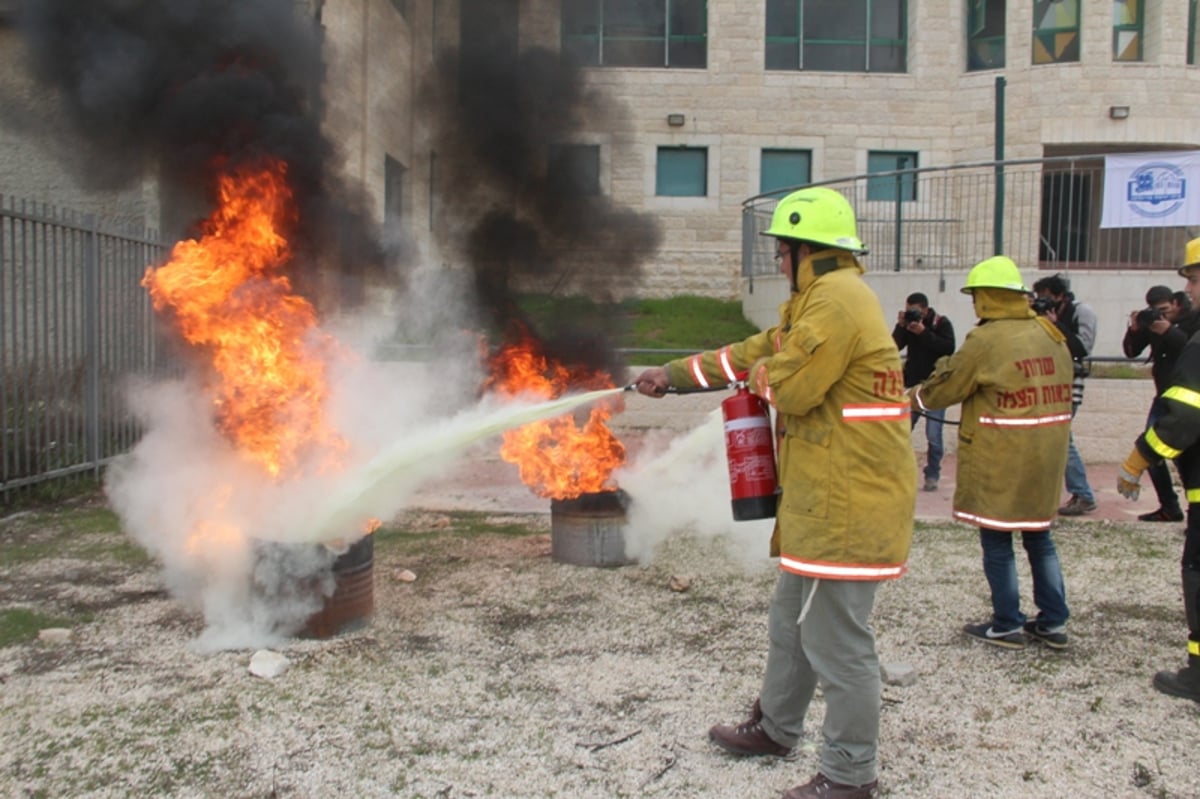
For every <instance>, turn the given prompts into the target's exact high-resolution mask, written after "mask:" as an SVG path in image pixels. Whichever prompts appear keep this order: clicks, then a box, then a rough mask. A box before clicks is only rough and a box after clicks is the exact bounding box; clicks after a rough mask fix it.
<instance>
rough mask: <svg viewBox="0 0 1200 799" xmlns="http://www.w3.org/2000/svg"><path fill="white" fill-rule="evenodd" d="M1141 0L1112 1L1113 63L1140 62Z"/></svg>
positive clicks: (1142, 8) (1143, 10) (1143, 9)
mask: <svg viewBox="0 0 1200 799" xmlns="http://www.w3.org/2000/svg"><path fill="white" fill-rule="evenodd" d="M1144 12H1145V5H1144V3H1143V2H1142V0H1113V61H1141V60H1142V25H1143V14H1144Z"/></svg>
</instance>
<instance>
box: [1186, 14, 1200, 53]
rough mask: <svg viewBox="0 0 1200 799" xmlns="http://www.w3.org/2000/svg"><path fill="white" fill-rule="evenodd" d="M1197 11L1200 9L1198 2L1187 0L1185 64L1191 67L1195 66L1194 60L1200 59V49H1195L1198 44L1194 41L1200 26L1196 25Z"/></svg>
mask: <svg viewBox="0 0 1200 799" xmlns="http://www.w3.org/2000/svg"><path fill="white" fill-rule="evenodd" d="M1198 9H1200V0H1189V2H1188V49H1187V62H1188V63H1189V64H1191V65H1192V66H1195V65H1196V59H1197V58H1200V47H1197V44H1200V42H1197V41H1196V36H1197V34H1200V25H1197V24H1196V16H1197V11H1198Z"/></svg>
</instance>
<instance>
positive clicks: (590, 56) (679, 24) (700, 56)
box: [561, 0, 708, 69]
mask: <svg viewBox="0 0 1200 799" xmlns="http://www.w3.org/2000/svg"><path fill="white" fill-rule="evenodd" d="M561 15H562V16H561V19H562V51H563V54H564V55H567V56H569V57H571V58H573V59H575V60H576V61H578V62H579V63H581V64H583V65H584V66H606V67H673V68H677V69H704V68H705V67H706V66H707V64H708V12H707V4H706V3H705V0H562V5H561Z"/></svg>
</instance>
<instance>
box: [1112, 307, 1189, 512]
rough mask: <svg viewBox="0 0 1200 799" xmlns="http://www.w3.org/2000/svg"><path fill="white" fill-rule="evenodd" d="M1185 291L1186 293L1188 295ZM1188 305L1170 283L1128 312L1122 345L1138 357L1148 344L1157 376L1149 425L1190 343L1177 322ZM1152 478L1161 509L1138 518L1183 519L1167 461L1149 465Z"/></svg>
mask: <svg viewBox="0 0 1200 799" xmlns="http://www.w3.org/2000/svg"><path fill="white" fill-rule="evenodd" d="M1186 296H1187V295H1186V294H1185V295H1184V297H1185V298H1186ZM1186 311H1187V308H1186V307H1181V305H1180V303H1179V301H1178V300H1176V298H1175V296H1174V294H1173V293H1172V292H1171V289H1170V288H1168V287H1167V286H1151V287H1150V290H1149V291H1147V292H1146V307H1145V308H1141V309H1139V310H1136V311H1133V312H1132V313H1130V314H1129V327H1128V328H1126V330H1125V338H1124V339H1123V340H1122V341H1121V348H1122V349H1123V350H1124V351H1125V357H1126V358H1136V357H1138V356H1139V355H1141V354H1142V352H1143V351H1144V350H1145V349H1146V347H1149V348H1150V362H1151V367H1150V373H1151V375H1152V376H1153V377H1154V390H1155V393H1156V396H1155V397H1154V401H1153V402H1151V403H1150V413H1149V414H1148V415H1147V417H1146V429H1150V428H1152V427H1154V423H1155V422H1156V421H1158V419H1159V417H1161V416H1162V414H1163V409H1164V407H1165V400H1163V398H1162V393H1163V392H1164V391H1166V390H1167V389H1168V388H1170V386H1171V373H1172V372H1173V371H1174V370H1175V362H1176V361H1177V360H1179V353H1180V352H1181V351H1182V350H1183V345H1184V344H1186V343H1187V340H1188V334H1187V333H1185V332H1184V330H1183V328H1181V327H1179V326H1178V325H1177V324H1176V322H1177V321H1178V320H1179V319H1180V317H1181V316H1182V315H1183V314H1184V313H1186ZM1146 472H1147V474H1149V475H1150V482H1151V483H1152V484H1153V485H1154V493H1155V494H1157V495H1158V509H1157V510H1153V511H1150V512H1149V513H1143V514H1141V515H1140V516H1138V519H1140V520H1141V521H1144V522H1179V521H1183V510H1182V509H1180V507H1179V497H1177V496H1176V495H1175V487H1174V486H1173V485H1172V484H1171V472H1170V471H1169V470H1168V469H1167V464H1166V462H1165V461H1159V462H1158V463H1155V464H1153V465H1151V466H1150V467H1149V468H1148V469H1146Z"/></svg>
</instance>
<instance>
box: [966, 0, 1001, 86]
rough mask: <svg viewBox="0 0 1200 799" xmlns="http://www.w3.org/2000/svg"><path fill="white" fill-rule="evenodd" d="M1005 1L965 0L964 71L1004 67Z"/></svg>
mask: <svg viewBox="0 0 1200 799" xmlns="http://www.w3.org/2000/svg"><path fill="white" fill-rule="evenodd" d="M1007 5H1008V4H1007V3H1006V2H1005V0H967V69H968V70H978V69H999V68H1000V67H1003V66H1004V14H1005V11H1006V6H1007Z"/></svg>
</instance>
